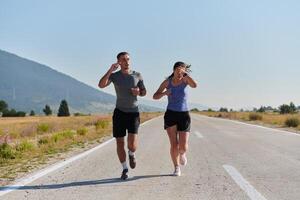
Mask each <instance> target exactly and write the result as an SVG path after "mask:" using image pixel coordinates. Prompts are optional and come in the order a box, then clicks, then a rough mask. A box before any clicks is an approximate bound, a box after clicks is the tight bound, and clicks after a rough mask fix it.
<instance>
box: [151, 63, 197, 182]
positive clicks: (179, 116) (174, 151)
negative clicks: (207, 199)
mask: <svg viewBox="0 0 300 200" xmlns="http://www.w3.org/2000/svg"><path fill="white" fill-rule="evenodd" d="M189 68H190V65H187V64H185V63H184V62H176V63H175V64H174V67H173V73H172V74H171V75H170V76H169V77H168V78H167V79H166V80H164V81H163V82H162V83H161V85H160V86H159V88H158V90H157V91H156V92H155V94H154V95H153V99H160V98H162V97H163V96H168V106H167V110H166V112H165V115H164V129H165V130H166V131H167V133H168V136H169V140H170V145H171V148H170V154H171V158H172V161H173V164H174V168H175V169H174V173H173V175H174V176H180V175H181V170H180V166H179V163H180V164H181V165H186V164H187V157H186V151H187V149H188V138H189V131H190V127H191V118H190V115H189V109H188V105H187V92H188V87H187V86H190V87H191V88H196V87H197V83H196V82H195V81H194V80H193V78H192V77H191V76H190V75H189V72H190V70H189Z"/></svg>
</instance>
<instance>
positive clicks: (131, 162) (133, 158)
mask: <svg viewBox="0 0 300 200" xmlns="http://www.w3.org/2000/svg"><path fill="white" fill-rule="evenodd" d="M129 165H130V167H131V169H134V168H135V166H136V160H135V157H134V156H131V155H129Z"/></svg>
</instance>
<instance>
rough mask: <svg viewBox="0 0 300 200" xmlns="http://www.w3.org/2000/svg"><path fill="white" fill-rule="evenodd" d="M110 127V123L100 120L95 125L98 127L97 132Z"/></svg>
mask: <svg viewBox="0 0 300 200" xmlns="http://www.w3.org/2000/svg"><path fill="white" fill-rule="evenodd" d="M108 125H109V122H108V121H105V120H98V121H97V122H96V123H95V126H96V130H99V129H105V128H107V127H108Z"/></svg>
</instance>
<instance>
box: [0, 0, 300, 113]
mask: <svg viewBox="0 0 300 200" xmlns="http://www.w3.org/2000/svg"><path fill="white" fill-rule="evenodd" d="M299 10H300V1H297V0H294V1H292V0H286V1H278V0H243V1H241V0H206V1H203V0H193V1H192V0H185V1H183V0H161V1H158V0H152V1H143V0H139V1H138V0H129V1H117V0H110V1H102V0H93V1H92V0H85V1H78V0H64V1H62V0H60V1H58V0H52V1H46V0H44V1H43V0H26V1H17V0H0V49H2V50H5V51H8V52H11V53H14V54H17V55H19V56H21V57H25V58H28V59H31V60H34V61H37V62H39V63H42V64H45V65H47V66H50V67H51V68H53V69H55V70H57V71H60V72H63V73H65V74H68V75H70V76H72V77H74V78H76V79H77V80H80V81H81V82H84V83H86V84H88V85H90V86H92V87H94V88H97V85H98V81H99V79H100V78H101V77H102V75H103V74H104V73H105V72H106V71H107V70H108V69H109V67H110V65H111V64H112V63H114V62H116V55H117V54H118V53H119V52H121V51H127V52H129V53H130V56H131V67H132V69H134V70H136V71H138V72H140V73H141V74H142V76H143V78H144V83H145V86H146V88H147V90H148V94H147V96H146V97H144V98H146V99H152V95H153V93H154V92H155V91H156V89H157V88H158V87H159V85H160V83H161V82H162V81H163V80H164V79H165V78H166V77H167V76H168V75H169V74H171V73H172V67H173V65H174V63H175V62H176V61H184V62H186V63H188V64H191V65H192V68H191V69H192V73H191V76H192V77H193V78H194V79H195V80H196V81H197V82H198V87H197V88H195V89H193V88H190V89H189V101H190V102H193V103H199V104H202V105H206V106H208V107H227V108H233V109H240V108H252V107H260V106H261V105H265V106H268V105H270V106H273V107H278V106H279V105H281V104H283V103H289V102H291V101H293V102H294V103H295V104H296V105H300V88H299V85H300V79H299V75H300V54H299V53H300V37H299V36H300V24H299V23H300V12H299ZM0 67H1V66H0ZM99 90H100V89H99ZM102 90H103V91H104V92H108V93H111V94H114V88H113V86H112V85H111V86H109V87H108V88H105V89H102ZM164 100H166V99H164Z"/></svg>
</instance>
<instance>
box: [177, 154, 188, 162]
mask: <svg viewBox="0 0 300 200" xmlns="http://www.w3.org/2000/svg"><path fill="white" fill-rule="evenodd" d="M179 163H180V164H181V165H186V164H187V158H186V155H185V153H184V154H180V156H179Z"/></svg>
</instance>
